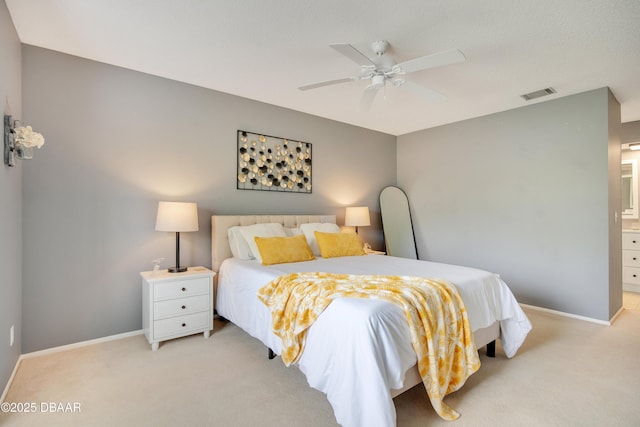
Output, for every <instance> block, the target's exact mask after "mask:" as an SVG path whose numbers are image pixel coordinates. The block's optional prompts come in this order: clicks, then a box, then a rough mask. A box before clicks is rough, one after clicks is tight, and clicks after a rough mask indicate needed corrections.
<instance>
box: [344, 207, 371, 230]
mask: <svg viewBox="0 0 640 427" xmlns="http://www.w3.org/2000/svg"><path fill="white" fill-rule="evenodd" d="M344 225H346V226H348V227H355V228H356V234H358V227H363V226H367V225H371V218H370V217H369V208H368V207H367V206H358V207H349V208H347V210H346V212H345V215H344Z"/></svg>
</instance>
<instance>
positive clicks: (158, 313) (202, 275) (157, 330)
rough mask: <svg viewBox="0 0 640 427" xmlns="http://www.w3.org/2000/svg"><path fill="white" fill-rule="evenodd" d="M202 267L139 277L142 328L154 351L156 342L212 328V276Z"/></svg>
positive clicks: (207, 335) (144, 274) (205, 331)
mask: <svg viewBox="0 0 640 427" xmlns="http://www.w3.org/2000/svg"><path fill="white" fill-rule="evenodd" d="M214 274H215V273H214V272H213V271H211V270H209V269H208V268H204V267H190V268H189V269H188V270H187V271H185V272H183V273H169V272H167V270H162V271H145V272H143V273H140V275H141V276H142V329H143V330H144V334H145V336H146V337H147V340H148V341H149V344H151V349H152V350H153V351H156V350H157V349H158V347H159V345H160V341H166V340H169V339H172V338H178V337H183V336H185V335H191V334H197V333H202V334H203V335H204V337H205V338H209V334H210V333H211V330H212V329H213V276H214Z"/></svg>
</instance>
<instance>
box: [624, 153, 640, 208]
mask: <svg viewBox="0 0 640 427" xmlns="http://www.w3.org/2000/svg"><path fill="white" fill-rule="evenodd" d="M621 163H622V164H623V165H625V164H630V165H631V197H632V199H631V209H626V210H624V211H622V218H625V219H637V218H638V161H637V160H636V159H630V160H623V161H622V162H621ZM620 179H622V176H620ZM621 188H622V187H621ZM620 197H621V199H620V200H621V201H622V197H624V195H623V194H622V193H621V194H620ZM621 208H622V206H621Z"/></svg>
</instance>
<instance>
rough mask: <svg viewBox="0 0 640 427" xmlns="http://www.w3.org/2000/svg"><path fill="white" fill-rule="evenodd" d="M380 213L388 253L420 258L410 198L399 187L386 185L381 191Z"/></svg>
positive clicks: (402, 256)
mask: <svg viewBox="0 0 640 427" xmlns="http://www.w3.org/2000/svg"><path fill="white" fill-rule="evenodd" d="M380 214H381V216H382V230H383V232H384V241H385V245H386V247H387V254H388V255H391V256H397V257H401V258H411V259H418V250H417V248H416V241H415V238H414V235H413V224H412V223H411V213H410V212H409V199H407V195H406V194H405V192H404V191H402V190H401V189H400V188H398V187H386V188H385V189H383V190H382V191H381V192H380Z"/></svg>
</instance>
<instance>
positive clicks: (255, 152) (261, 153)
mask: <svg viewBox="0 0 640 427" xmlns="http://www.w3.org/2000/svg"><path fill="white" fill-rule="evenodd" d="M237 168H238V169H237V188H238V190H261V191H280V192H289V193H311V188H312V187H311V143H309V142H303V141H295V140H293V139H287V138H280V137H276V136H269V135H264V134H260V133H253V132H249V131H245V130H238V161H237Z"/></svg>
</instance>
